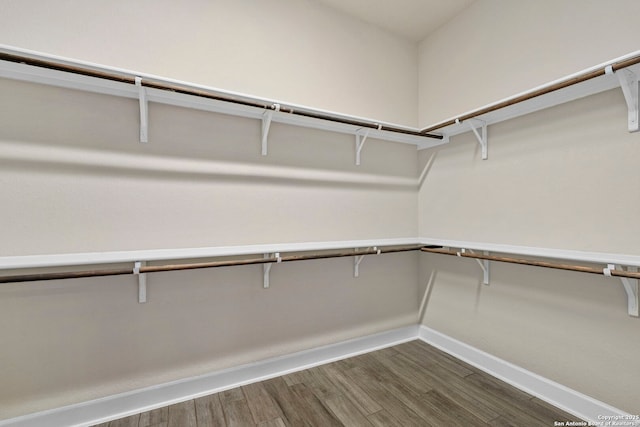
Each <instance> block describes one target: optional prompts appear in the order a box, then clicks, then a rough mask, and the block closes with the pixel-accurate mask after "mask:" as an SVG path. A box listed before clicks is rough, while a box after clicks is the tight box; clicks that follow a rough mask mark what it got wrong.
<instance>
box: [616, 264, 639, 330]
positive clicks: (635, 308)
mask: <svg viewBox="0 0 640 427" xmlns="http://www.w3.org/2000/svg"><path fill="white" fill-rule="evenodd" d="M616 269H617V270H624V269H623V268H622V266H619V265H617V266H616ZM627 271H630V272H637V271H638V267H628V268H627ZM620 281H621V282H622V286H624V291H625V292H626V293H627V311H628V313H629V316H633V317H640V293H638V290H639V289H638V279H631V278H629V277H621V278H620Z"/></svg>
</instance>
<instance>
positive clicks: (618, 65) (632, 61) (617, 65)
mask: <svg viewBox="0 0 640 427" xmlns="http://www.w3.org/2000/svg"><path fill="white" fill-rule="evenodd" d="M639 63H640V56H634V57H632V58H628V59H625V60H622V61H619V62H614V63H612V64H610V65H611V69H612V71H618V70H621V69H623V68H627V67H630V66H632V65H636V64H639ZM606 69H607V67H602V68H598V69H597V70H593V71H588V72H586V73H583V74H580V75H577V76H574V77H571V78H569V79H567V80H564V81H561V82H558V83H555V84H552V85H549V86H547V87H543V88H540V89H538V90H534V91H532V92H528V93H525V94H523V95H520V96H516V97H514V98H510V99H507V100H505V101H502V102H499V103H497V104H494V105H489V106H487V107H484V108H481V109H479V110H476V111H473V112H471V113H468V114H464V115H462V116H459V117H457V118H455V119H451V120H447V121H444V122H441V123H438V124H436V125H433V126H430V127H427V128H424V129H422V130H421V131H420V132H422V133H424V134H427V133H428V132H432V131H434V130H438V129H441V128H443V127H446V126H451V125H454V124H456V120H458V121H460V122H463V121H465V120H468V119H472V118H474V117H477V116H481V115H483V114H487V113H491V112H493V111H496V110H499V109H501V108H505V107H509V106H511V105H514V104H518V103H520V102H524V101H528V100H530V99H532V98H536V97H538V96H541V95H546V94H548V93H551V92H555V91H556V90H560V89H564V88H566V87H569V86H572V85H575V84H578V83H582V82H584V81H587V80H591V79H594V78H596V77H600V76H604V75H605V74H606V73H607V72H606Z"/></svg>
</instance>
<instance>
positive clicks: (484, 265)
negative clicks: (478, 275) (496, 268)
mask: <svg viewBox="0 0 640 427" xmlns="http://www.w3.org/2000/svg"><path fill="white" fill-rule="evenodd" d="M461 252H462V253H464V252H465V250H464V249H462V250H461ZM469 253H473V251H472V250H471V249H469ZM482 253H483V254H485V255H489V252H488V251H483V252H482ZM476 262H477V263H478V265H479V266H480V268H481V269H482V284H483V285H487V286H489V260H488V259H477V258H476Z"/></svg>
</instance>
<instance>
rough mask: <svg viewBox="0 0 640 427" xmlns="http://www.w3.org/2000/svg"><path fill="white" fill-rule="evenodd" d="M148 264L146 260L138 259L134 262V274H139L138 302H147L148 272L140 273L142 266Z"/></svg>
mask: <svg viewBox="0 0 640 427" xmlns="http://www.w3.org/2000/svg"><path fill="white" fill-rule="evenodd" d="M145 265H147V263H146V262H145V261H136V262H135V263H134V264H133V274H135V275H136V276H138V303H140V304H144V303H145V302H147V274H146V273H140V267H144V266H145Z"/></svg>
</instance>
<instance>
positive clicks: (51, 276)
mask: <svg viewBox="0 0 640 427" xmlns="http://www.w3.org/2000/svg"><path fill="white" fill-rule="evenodd" d="M422 247H423V246H404V247H397V248H387V249H364V250H356V251H352V252H344V251H342V252H326V253H316V254H306V255H289V256H283V257H280V258H276V257H269V258H251V259H241V260H225V261H211V262H199V263H192V264H165V265H147V266H141V267H140V269H139V271H140V273H159V272H164V271H178V270H195V269H199V268H214V267H231V266H237V265H253V264H271V263H277V262H290V261H306V260H314V259H325V258H341V257H351V256H360V255H378V254H388V253H395V252H409V251H417V250H420V249H421V248H422ZM124 274H134V270H133V269H132V268H130V267H128V268H112V269H103V270H84V271H64V272H59V273H37V274H23V275H15V276H4V277H0V283H16V282H36V281H43V280H62V279H80V278H83V277H101V276H121V275H124Z"/></svg>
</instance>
